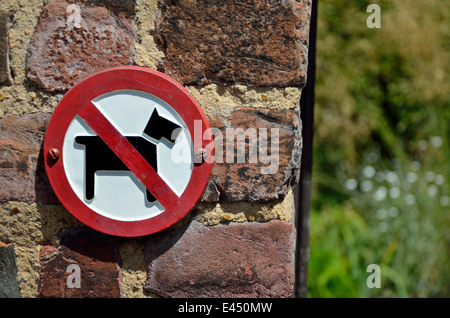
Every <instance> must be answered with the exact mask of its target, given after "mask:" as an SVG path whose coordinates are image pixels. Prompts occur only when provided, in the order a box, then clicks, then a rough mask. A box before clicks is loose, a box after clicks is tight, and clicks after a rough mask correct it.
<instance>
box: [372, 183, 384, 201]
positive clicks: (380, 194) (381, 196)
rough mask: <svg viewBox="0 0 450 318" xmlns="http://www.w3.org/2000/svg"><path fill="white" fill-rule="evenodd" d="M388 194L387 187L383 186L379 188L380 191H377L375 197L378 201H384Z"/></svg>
mask: <svg viewBox="0 0 450 318" xmlns="http://www.w3.org/2000/svg"><path fill="white" fill-rule="evenodd" d="M386 194H387V189H386V187H383V186H381V187H378V189H377V190H376V191H375V193H374V194H373V197H374V199H375V200H377V201H382V200H384V199H385V198H386Z"/></svg>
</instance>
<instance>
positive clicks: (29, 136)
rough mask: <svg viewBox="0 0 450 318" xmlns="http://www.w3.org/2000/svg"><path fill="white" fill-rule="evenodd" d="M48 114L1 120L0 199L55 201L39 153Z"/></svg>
mask: <svg viewBox="0 0 450 318" xmlns="http://www.w3.org/2000/svg"><path fill="white" fill-rule="evenodd" d="M49 121H50V114H45V113H36V114H26V115H23V116H18V115H7V116H5V117H3V118H1V119H0V202H6V201H22V202H27V203H33V202H42V203H46V204H52V203H58V202H59V201H58V199H57V198H56V196H55V194H54V192H53V190H52V188H51V186H50V183H49V181H48V178H47V174H46V173H45V167H44V160H43V155H42V149H43V140H44V134H45V131H46V129H47V125H48V123H49Z"/></svg>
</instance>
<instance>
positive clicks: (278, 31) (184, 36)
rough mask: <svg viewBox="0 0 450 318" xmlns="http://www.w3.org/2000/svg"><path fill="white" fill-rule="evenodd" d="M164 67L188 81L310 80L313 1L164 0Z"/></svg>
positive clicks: (160, 30) (160, 21)
mask: <svg viewBox="0 0 450 318" xmlns="http://www.w3.org/2000/svg"><path fill="white" fill-rule="evenodd" d="M159 8H160V14H159V17H158V18H157V20H156V23H155V25H156V33H155V42H156V43H157V45H158V46H159V48H160V49H161V50H162V51H163V52H164V54H165V59H164V64H163V65H162V66H161V68H162V69H163V70H164V72H165V73H166V74H168V75H170V76H172V77H174V78H175V79H177V80H178V81H180V82H182V83H184V84H189V85H195V84H207V83H217V84H235V83H239V84H246V85H252V86H281V87H284V86H300V87H303V86H304V85H305V83H306V70H307V63H306V62H307V53H308V45H307V41H308V34H309V18H310V8H311V1H308V0H244V1H242V0H225V1H224V0H179V1H174V0H160V2H159Z"/></svg>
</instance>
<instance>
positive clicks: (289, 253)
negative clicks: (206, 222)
mask: <svg viewBox="0 0 450 318" xmlns="http://www.w3.org/2000/svg"><path fill="white" fill-rule="evenodd" d="M294 250H295V228H294V227H293V226H292V224H290V223H287V222H283V221H277V220H274V221H270V222H267V223H257V222H253V223H244V224H238V225H217V226H213V227H206V226H203V225H202V224H200V223H198V222H195V221H193V222H192V223H190V224H189V225H187V226H185V227H182V228H177V229H170V230H167V231H164V232H160V233H158V234H156V235H152V236H149V237H148V238H147V240H146V243H145V250H144V253H145V254H144V258H145V261H146V264H147V273H148V279H147V281H146V283H145V285H144V290H146V291H150V292H153V293H156V294H159V295H163V296H169V297H176V298H179V297H193V298H200V297H212V298H220V297H231V298H233V297H261V298H263V297H290V296H291V293H292V289H293V284H294Z"/></svg>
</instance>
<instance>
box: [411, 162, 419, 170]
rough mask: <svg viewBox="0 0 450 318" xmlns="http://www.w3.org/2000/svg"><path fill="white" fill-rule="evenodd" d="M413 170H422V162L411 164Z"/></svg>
mask: <svg viewBox="0 0 450 318" xmlns="http://www.w3.org/2000/svg"><path fill="white" fill-rule="evenodd" d="M411 168H412V169H413V171H419V170H420V162H419V161H413V162H411Z"/></svg>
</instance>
